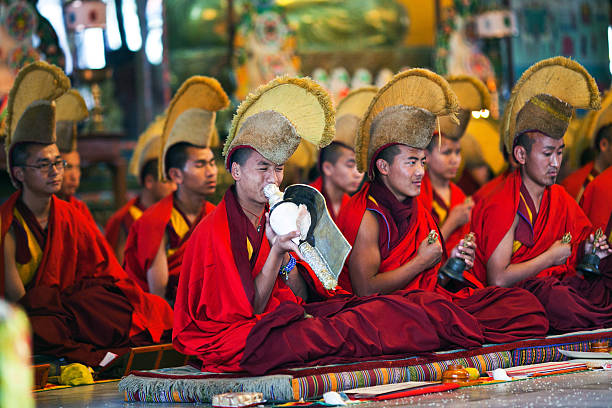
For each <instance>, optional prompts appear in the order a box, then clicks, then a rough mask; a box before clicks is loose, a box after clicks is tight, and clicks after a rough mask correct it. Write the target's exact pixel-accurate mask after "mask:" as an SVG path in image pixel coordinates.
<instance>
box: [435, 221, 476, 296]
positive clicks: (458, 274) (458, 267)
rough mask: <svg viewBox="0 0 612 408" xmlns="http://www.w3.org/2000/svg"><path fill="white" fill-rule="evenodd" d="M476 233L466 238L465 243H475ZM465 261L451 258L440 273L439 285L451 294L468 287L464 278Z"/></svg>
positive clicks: (471, 233)
mask: <svg viewBox="0 0 612 408" xmlns="http://www.w3.org/2000/svg"><path fill="white" fill-rule="evenodd" d="M474 239H475V237H474V233H473V232H470V233H469V234H467V235H466V236H465V238H464V242H466V243H468V242H474ZM465 266H466V265H465V261H464V260H463V259H461V258H458V257H452V258H449V259H448V260H447V261H446V262H445V263H444V265H442V267H441V268H440V270H439V271H438V284H439V285H440V286H442V287H443V288H444V289H446V290H448V291H449V292H453V293H455V292H458V291H459V290H461V289H462V288H464V287H466V286H467V285H466V281H465V278H464V277H463V271H465Z"/></svg>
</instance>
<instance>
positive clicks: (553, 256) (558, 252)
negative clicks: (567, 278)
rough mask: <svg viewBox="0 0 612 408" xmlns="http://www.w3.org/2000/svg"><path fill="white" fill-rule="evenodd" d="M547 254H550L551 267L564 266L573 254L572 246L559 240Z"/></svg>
mask: <svg viewBox="0 0 612 408" xmlns="http://www.w3.org/2000/svg"><path fill="white" fill-rule="evenodd" d="M546 252H547V253H548V256H549V260H550V264H551V266H557V265H563V264H564V263H565V261H567V258H569V257H570V255H571V254H572V246H571V245H570V244H566V243H564V242H563V241H562V240H557V241H555V242H554V243H553V244H552V245H551V246H550V248H548V250H547V251H546Z"/></svg>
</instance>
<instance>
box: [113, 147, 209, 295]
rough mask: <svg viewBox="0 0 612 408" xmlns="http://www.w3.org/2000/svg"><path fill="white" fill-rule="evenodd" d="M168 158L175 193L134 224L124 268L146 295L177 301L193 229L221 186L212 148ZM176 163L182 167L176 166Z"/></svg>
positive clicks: (174, 151) (184, 150)
mask: <svg viewBox="0 0 612 408" xmlns="http://www.w3.org/2000/svg"><path fill="white" fill-rule="evenodd" d="M166 157H167V158H168V171H169V176H170V179H171V180H172V181H174V182H175V183H176V185H177V190H176V192H175V193H173V194H170V195H168V196H167V197H166V198H164V199H162V200H161V201H159V202H158V203H157V204H154V205H153V206H151V207H150V208H149V209H148V210H147V211H145V212H144V213H143V214H142V216H141V217H140V218H139V219H138V220H137V221H136V222H134V224H133V225H132V228H131V229H130V232H129V235H128V238H127V242H126V246H125V257H124V266H125V269H126V271H127V272H128V274H129V275H130V276H131V277H132V279H134V281H136V283H138V284H139V285H140V287H141V288H142V289H143V290H145V291H147V292H150V293H154V294H156V295H159V296H162V297H165V298H166V299H168V300H169V301H173V300H174V298H175V297H176V286H177V284H178V277H179V273H180V270H181V264H182V259H183V253H184V251H185V244H186V243H187V241H188V240H189V238H190V237H191V233H192V232H193V228H194V227H195V226H196V225H197V224H198V222H200V220H201V219H202V218H203V217H204V216H205V215H207V214H208V213H210V212H211V211H212V209H214V208H215V206H214V205H213V204H212V203H210V202H208V201H207V200H206V197H208V196H209V195H210V194H212V193H214V191H215V188H216V186H217V165H216V163H215V157H214V155H213V152H212V150H210V148H202V147H199V146H194V145H187V144H180V145H175V146H174V149H171V150H170V151H169V152H168V154H167V156H166ZM176 157H178V158H179V159H180V158H184V161H183V162H179V161H177V160H173V159H175V158H176Z"/></svg>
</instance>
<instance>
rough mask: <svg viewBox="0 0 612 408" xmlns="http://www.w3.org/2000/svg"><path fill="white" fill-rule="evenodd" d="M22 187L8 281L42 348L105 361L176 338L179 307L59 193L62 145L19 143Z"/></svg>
mask: <svg viewBox="0 0 612 408" xmlns="http://www.w3.org/2000/svg"><path fill="white" fill-rule="evenodd" d="M10 154H11V156H12V157H11V163H12V171H13V178H14V180H16V182H17V183H18V184H19V185H20V187H21V188H20V189H19V191H17V192H16V193H14V194H13V195H12V196H11V197H10V198H9V199H8V201H7V202H6V203H4V205H2V207H0V217H1V225H2V230H1V231H0V240H1V241H0V242H1V247H2V248H3V250H2V262H0V284H1V285H2V286H3V290H2V294H3V296H5V297H6V298H7V299H8V300H10V301H13V302H17V301H18V302H19V303H20V304H21V305H22V306H23V307H24V308H25V310H26V311H27V313H28V316H29V318H30V323H31V325H32V330H33V333H34V352H35V353H39V354H49V355H54V356H57V357H65V358H67V359H68V360H69V361H76V362H81V363H84V364H87V365H89V366H92V367H97V366H98V365H99V364H100V363H101V361H102V360H103V359H104V357H105V356H106V355H107V352H112V353H115V354H118V355H120V354H123V353H125V352H126V351H127V347H131V346H142V345H150V344H153V343H157V342H159V341H160V340H162V339H164V338H167V336H169V331H170V329H171V328H172V311H171V309H170V308H169V307H168V305H167V304H166V303H165V302H164V301H163V300H162V299H160V298H158V297H156V296H152V295H148V294H145V293H144V292H143V291H142V290H141V289H140V288H139V287H138V286H136V285H135V284H134V283H133V282H132V281H131V280H130V279H129V278H128V276H127V275H126V273H125V271H124V270H123V269H121V266H120V265H119V263H118V262H117V260H116V258H115V256H114V255H113V254H112V252H111V251H110V248H109V247H108V245H107V244H106V242H105V241H104V238H103V237H102V235H101V234H100V232H99V231H98V229H97V228H96V227H95V226H94V225H93V224H91V223H90V222H88V221H87V220H86V219H85V217H84V216H83V215H82V214H81V213H80V212H79V211H77V210H76V209H74V207H72V206H71V205H70V204H68V203H66V202H64V201H62V200H59V199H58V198H57V197H55V196H54V195H53V194H54V193H56V192H58V191H59V189H60V186H61V179H62V175H63V170H64V162H63V161H62V159H61V156H60V154H59V151H58V149H57V146H56V145H55V144H39V143H30V142H25V143H21V144H16V145H14V146H13V147H12V149H11V153H10Z"/></svg>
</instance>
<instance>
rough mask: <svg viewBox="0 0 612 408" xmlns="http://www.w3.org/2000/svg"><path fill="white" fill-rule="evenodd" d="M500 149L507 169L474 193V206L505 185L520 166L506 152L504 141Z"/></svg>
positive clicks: (501, 142) (501, 141)
mask: <svg viewBox="0 0 612 408" xmlns="http://www.w3.org/2000/svg"><path fill="white" fill-rule="evenodd" d="M499 148H500V149H501V152H502V156H503V157H504V161H505V162H506V168H505V169H504V171H502V172H501V173H500V174H498V175H497V176H495V177H493V178H492V179H491V180H490V181H489V182H487V183H486V184H484V185H483V186H482V187H480V188H479V189H478V190H477V191H476V192H475V193H474V195H473V196H472V200H473V201H474V205H476V204H477V203H478V202H479V201H480V200H482V199H484V198H487V197H488V196H489V195H490V194H491V193H493V192H495V191H496V190H497V189H498V188H499V187H500V186H501V185H503V183H504V180H505V179H506V177H508V176H509V175H510V174H512V172H513V171H514V170H516V169H517V168H518V164H517V163H516V162H515V161H514V158H513V157H511V156H510V155H508V152H506V148H505V147H504V143H503V140H500V146H499ZM472 210H473V207H472Z"/></svg>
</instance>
